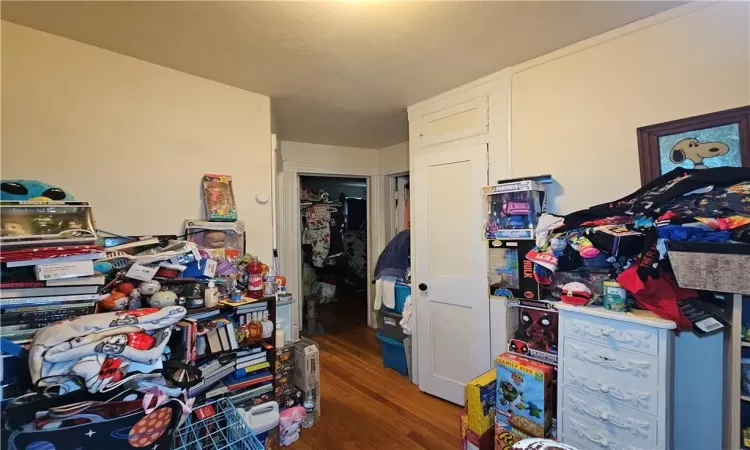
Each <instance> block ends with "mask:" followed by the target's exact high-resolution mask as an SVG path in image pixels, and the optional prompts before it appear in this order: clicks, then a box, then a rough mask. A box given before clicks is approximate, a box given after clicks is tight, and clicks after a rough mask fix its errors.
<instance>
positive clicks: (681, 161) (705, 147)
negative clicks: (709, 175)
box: [637, 106, 750, 185]
mask: <svg viewBox="0 0 750 450" xmlns="http://www.w3.org/2000/svg"><path fill="white" fill-rule="evenodd" d="M637 133H638V159H639V164H640V169H641V185H646V184H647V183H648V182H650V181H651V180H653V179H655V178H657V177H659V176H661V175H663V174H665V173H667V172H670V171H671V170H673V169H675V168H677V167H684V168H686V169H702V168H708V167H720V166H733V167H742V166H748V165H750V106H742V107H739V108H733V109H727V110H724V111H718V112H714V113H709V114H703V115H700V116H694V117H687V118H684V119H678V120H672V121H670V122H664V123H659V124H655V125H648V126H645V127H640V128H638V130H637Z"/></svg>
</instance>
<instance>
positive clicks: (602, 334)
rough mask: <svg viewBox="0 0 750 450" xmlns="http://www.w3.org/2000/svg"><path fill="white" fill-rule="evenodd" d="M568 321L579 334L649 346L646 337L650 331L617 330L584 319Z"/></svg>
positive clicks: (649, 335) (636, 345) (637, 345)
mask: <svg viewBox="0 0 750 450" xmlns="http://www.w3.org/2000/svg"><path fill="white" fill-rule="evenodd" d="M570 323H571V325H573V332H574V333H578V334H580V335H581V336H590V337H595V338H606V339H612V340H613V341H617V342H623V343H626V344H631V345H633V346H635V347H644V348H648V347H649V344H648V338H649V337H651V333H649V332H647V331H635V330H629V331H619V330H615V329H614V328H612V327H606V326H594V325H591V324H590V323H588V322H586V321H583V320H575V319H573V320H571V321H570Z"/></svg>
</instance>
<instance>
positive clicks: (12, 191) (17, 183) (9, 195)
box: [0, 180, 74, 202]
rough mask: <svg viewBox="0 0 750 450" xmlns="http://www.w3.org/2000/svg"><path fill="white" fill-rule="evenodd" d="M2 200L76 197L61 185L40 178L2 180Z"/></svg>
mask: <svg viewBox="0 0 750 450" xmlns="http://www.w3.org/2000/svg"><path fill="white" fill-rule="evenodd" d="M0 200H16V201H21V200H31V201H39V202H49V201H71V200H74V197H73V196H72V195H71V194H70V193H68V192H66V191H65V190H63V189H61V188H59V187H55V186H52V185H51V184H47V183H44V182H42V181H38V180H2V181H0Z"/></svg>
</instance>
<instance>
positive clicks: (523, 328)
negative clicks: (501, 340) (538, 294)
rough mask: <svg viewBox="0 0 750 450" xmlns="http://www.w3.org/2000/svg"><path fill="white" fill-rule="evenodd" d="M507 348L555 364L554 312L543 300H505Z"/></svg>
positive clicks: (555, 312) (555, 329)
mask: <svg viewBox="0 0 750 450" xmlns="http://www.w3.org/2000/svg"><path fill="white" fill-rule="evenodd" d="M506 302H507V305H508V309H507V317H508V329H509V330H510V335H511V336H512V337H511V339H510V341H509V342H508V351H510V352H513V353H517V354H520V355H523V356H527V357H529V358H530V359H534V360H537V361H542V362H547V363H551V364H557V338H558V335H557V322H558V316H559V314H558V312H557V310H556V309H555V308H554V307H553V306H552V303H551V302H549V301H544V300H524V299H508V300H507V301H506Z"/></svg>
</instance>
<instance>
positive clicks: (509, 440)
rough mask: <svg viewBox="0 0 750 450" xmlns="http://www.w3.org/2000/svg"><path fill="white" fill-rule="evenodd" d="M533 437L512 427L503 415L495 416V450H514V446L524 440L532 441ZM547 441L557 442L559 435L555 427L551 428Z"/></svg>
mask: <svg viewBox="0 0 750 450" xmlns="http://www.w3.org/2000/svg"><path fill="white" fill-rule="evenodd" d="M530 438H533V436H529V435H528V434H527V433H524V432H523V431H521V430H519V429H517V428H513V426H511V425H510V423H509V421H508V418H507V417H505V416H503V415H502V414H497V415H496V416H495V449H494V450H512V449H513V445H514V444H516V443H517V442H519V441H522V440H524V439H530ZM546 439H552V440H553V441H555V440H557V433H556V430H555V427H554V425H553V426H552V427H550V429H549V431H548V432H547V436H546Z"/></svg>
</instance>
